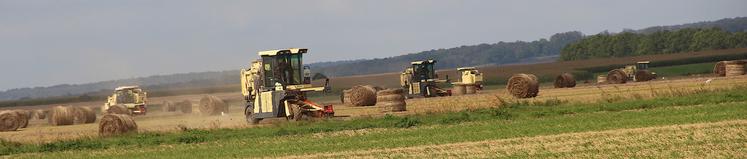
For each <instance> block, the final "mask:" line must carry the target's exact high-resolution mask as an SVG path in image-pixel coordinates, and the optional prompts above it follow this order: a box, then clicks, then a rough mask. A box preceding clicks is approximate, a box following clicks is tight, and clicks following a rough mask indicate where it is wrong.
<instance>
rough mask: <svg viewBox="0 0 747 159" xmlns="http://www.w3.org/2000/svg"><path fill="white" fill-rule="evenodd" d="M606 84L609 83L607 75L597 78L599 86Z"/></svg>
mask: <svg viewBox="0 0 747 159" xmlns="http://www.w3.org/2000/svg"><path fill="white" fill-rule="evenodd" d="M605 83H607V75H599V76H597V84H605Z"/></svg>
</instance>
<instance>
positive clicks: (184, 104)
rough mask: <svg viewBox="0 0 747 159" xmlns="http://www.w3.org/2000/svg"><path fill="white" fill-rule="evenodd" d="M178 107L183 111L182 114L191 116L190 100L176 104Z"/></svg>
mask: <svg viewBox="0 0 747 159" xmlns="http://www.w3.org/2000/svg"><path fill="white" fill-rule="evenodd" d="M176 107H177V108H179V110H181V111H182V113H185V114H189V113H192V102H190V101H189V100H184V101H182V102H178V103H176Z"/></svg>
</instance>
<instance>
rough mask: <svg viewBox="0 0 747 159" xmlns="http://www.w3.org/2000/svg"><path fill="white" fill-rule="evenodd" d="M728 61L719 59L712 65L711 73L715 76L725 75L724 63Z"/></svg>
mask: <svg viewBox="0 0 747 159" xmlns="http://www.w3.org/2000/svg"><path fill="white" fill-rule="evenodd" d="M727 62H728V61H719V62H716V64H715V65H713V74H716V76H726V63H727Z"/></svg>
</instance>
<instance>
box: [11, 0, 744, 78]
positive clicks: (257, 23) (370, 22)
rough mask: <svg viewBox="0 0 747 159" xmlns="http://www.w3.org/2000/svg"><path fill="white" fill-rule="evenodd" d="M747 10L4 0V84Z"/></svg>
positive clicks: (663, 3) (526, 3) (449, 43)
mask: <svg viewBox="0 0 747 159" xmlns="http://www.w3.org/2000/svg"><path fill="white" fill-rule="evenodd" d="M737 16H747V1H744V0H723V1H717V0H660V1H650V0H625V1H601V0H562V1H561V0H547V1H537V0H517V1H498V0H495V1H477V0H474V1H470V0H467V1H456V0H455V1H406V0H372V1H362V0H361V1H331V0H330V1H312V0H308V1H279V0H273V1H204V0H171V1H153V0H127V1H124V0H122V1H106V0H88V1H76V0H65V1H58V0H50V1H44V0H17V1H10V0H0V72H2V74H3V75H2V77H0V79H1V80H0V90H5V89H10V88H17V87H33V86H50V85H55V84H63V83H87V82H96V81H102V80H112V79H121V78H130V77H140V76H149V75H156V74H172V73H183V72H198V71H218V70H230V69H238V68H240V67H244V66H246V65H247V63H248V62H249V61H250V60H251V59H254V58H256V52H257V51H260V50H265V49H276V48H287V47H306V48H310V49H311V50H310V51H311V54H309V55H308V56H306V57H307V58H306V60H307V62H319V61H333V60H346V59H361V58H376V57H386V56H395V55H401V54H406V53H413V52H418V51H423V50H430V49H434V48H449V47H456V46H460V45H472V44H479V43H495V42H498V41H516V40H525V41H531V40H537V39H539V38H547V37H549V36H550V35H552V34H554V33H558V32H565V31H573V30H578V31H582V32H584V33H586V34H594V33H598V32H601V31H603V30H610V31H613V32H617V31H620V30H622V29H623V28H632V29H639V28H643V27H648V26H655V25H670V24H681V23H689V22H698V21H706V20H717V19H721V18H731V17H737Z"/></svg>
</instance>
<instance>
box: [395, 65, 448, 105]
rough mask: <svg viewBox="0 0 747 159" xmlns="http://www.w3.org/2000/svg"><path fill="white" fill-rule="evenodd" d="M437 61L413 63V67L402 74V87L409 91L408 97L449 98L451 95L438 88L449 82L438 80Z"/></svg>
mask: <svg viewBox="0 0 747 159" xmlns="http://www.w3.org/2000/svg"><path fill="white" fill-rule="evenodd" d="M435 63H436V61H435V60H424V61H415V62H411V63H410V64H411V67H410V68H407V69H405V71H403V72H402V74H400V86H402V88H404V89H405V90H407V92H408V96H409V97H412V96H422V97H436V96H448V95H451V93H450V92H449V91H448V90H443V89H441V88H439V87H438V86H437V84H438V83H446V82H448V77H447V79H446V80H441V79H438V75H437V74H436V70H435V69H434V64H435Z"/></svg>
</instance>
